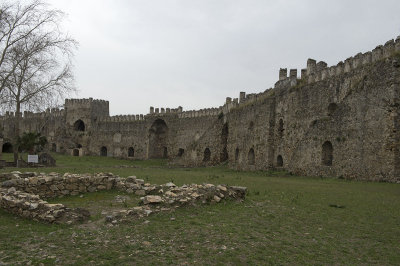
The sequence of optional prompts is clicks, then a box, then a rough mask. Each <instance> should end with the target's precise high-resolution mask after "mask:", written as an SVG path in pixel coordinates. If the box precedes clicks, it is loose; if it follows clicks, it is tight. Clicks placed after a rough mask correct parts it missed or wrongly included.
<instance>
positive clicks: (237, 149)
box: [235, 148, 239, 162]
mask: <svg viewBox="0 0 400 266" xmlns="http://www.w3.org/2000/svg"><path fill="white" fill-rule="evenodd" d="M238 160H239V148H236V150H235V162H237V161H238Z"/></svg>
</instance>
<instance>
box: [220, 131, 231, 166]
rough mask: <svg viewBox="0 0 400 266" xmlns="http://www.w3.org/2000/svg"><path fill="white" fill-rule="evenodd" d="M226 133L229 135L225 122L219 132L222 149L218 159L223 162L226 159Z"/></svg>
mask: <svg viewBox="0 0 400 266" xmlns="http://www.w3.org/2000/svg"><path fill="white" fill-rule="evenodd" d="M228 135H229V129H228V124H227V123H225V124H224V126H223V127H222V132H221V144H222V151H221V155H220V161H221V162H225V161H227V160H228V149H227V145H228Z"/></svg>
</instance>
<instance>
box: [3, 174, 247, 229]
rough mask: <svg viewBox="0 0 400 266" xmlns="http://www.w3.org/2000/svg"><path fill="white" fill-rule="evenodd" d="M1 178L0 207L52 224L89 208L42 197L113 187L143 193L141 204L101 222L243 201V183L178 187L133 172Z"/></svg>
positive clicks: (78, 218)
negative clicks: (147, 178) (240, 184)
mask: <svg viewBox="0 0 400 266" xmlns="http://www.w3.org/2000/svg"><path fill="white" fill-rule="evenodd" d="M0 181H2V183H1V186H0V207H1V208H2V209H4V210H6V211H7V212H10V213H13V214H16V215H18V216H20V217H24V218H28V219H33V220H35V221H39V222H44V223H56V224H77V223H82V222H85V221H87V220H89V218H90V213H89V211H88V210H86V209H82V208H68V207H66V206H64V205H63V204H50V203H48V202H47V201H45V199H51V198H57V197H63V196H67V195H79V194H84V193H88V192H95V191H101V190H112V189H116V190H118V191H123V192H127V193H135V194H136V195H139V196H142V197H141V198H140V199H141V205H140V206H137V207H133V208H130V209H125V210H119V211H116V212H114V213H112V214H111V215H108V216H106V218H105V221H106V223H109V224H117V223H119V222H123V221H128V220H132V219H135V218H141V217H146V216H149V215H151V214H155V213H158V212H162V211H171V210H174V209H176V208H179V207H181V206H185V205H197V204H206V203H219V202H221V201H223V200H226V199H235V200H244V198H245V196H246V191H247V188H246V187H238V186H226V185H217V186H216V185H213V184H202V185H198V184H191V185H183V186H181V187H178V186H176V185H175V184H173V183H171V182H169V183H166V184H163V185H154V184H150V183H145V182H144V180H143V179H138V178H136V177H135V176H130V177H127V178H121V177H119V176H117V175H114V174H112V173H97V174H94V175H89V174H70V173H65V174H64V175H61V174H59V173H49V174H43V173H40V174H38V173H35V172H26V173H21V172H18V171H14V172H11V173H4V174H0Z"/></svg>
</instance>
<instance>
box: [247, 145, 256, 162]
mask: <svg viewBox="0 0 400 266" xmlns="http://www.w3.org/2000/svg"><path fill="white" fill-rule="evenodd" d="M247 159H248V161H249V165H254V164H255V156H254V149H253V148H251V149H250V150H249V154H248V156H247Z"/></svg>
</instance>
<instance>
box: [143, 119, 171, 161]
mask: <svg viewBox="0 0 400 266" xmlns="http://www.w3.org/2000/svg"><path fill="white" fill-rule="evenodd" d="M167 142H168V126H167V124H166V123H165V121H164V120H163V119H157V120H155V121H154V122H153V124H152V125H151V127H150V129H149V154H148V157H149V158H150V159H156V158H158V159H160V158H167V157H168V149H167Z"/></svg>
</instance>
